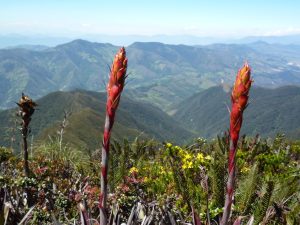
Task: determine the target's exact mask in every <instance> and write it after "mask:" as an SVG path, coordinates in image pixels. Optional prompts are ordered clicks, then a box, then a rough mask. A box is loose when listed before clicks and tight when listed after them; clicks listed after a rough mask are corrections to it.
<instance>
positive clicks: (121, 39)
mask: <svg viewBox="0 0 300 225" xmlns="http://www.w3.org/2000/svg"><path fill="white" fill-rule="evenodd" d="M79 38H80V39H85V40H88V41H91V42H101V43H111V44H114V45H124V46H129V45H131V44H133V43H134V42H161V43H165V44H173V45H178V44H184V45H208V44H216V43H226V44H249V43H252V42H257V41H264V42H266V43H268V44H286V45H291V44H293V45H295V44H297V45H299V44H300V34H289V35H277V36H275V35H268V36H266V35H264V36H248V37H241V38H237V37H236V38H234V37H212V36H195V35H163V34H161V35H151V36H149V35H148V36H147V35H107V34H94V35H92V34H89V35H81V36H78V35H77V36H76V35H71V36H69V37H64V36H50V35H43V34H31V35H24V34H2V35H1V34H0V48H7V47H13V46H20V45H22V46H24V45H26V46H28V45H46V46H49V47H53V46H56V45H59V44H63V43H66V42H70V41H72V40H74V39H79Z"/></svg>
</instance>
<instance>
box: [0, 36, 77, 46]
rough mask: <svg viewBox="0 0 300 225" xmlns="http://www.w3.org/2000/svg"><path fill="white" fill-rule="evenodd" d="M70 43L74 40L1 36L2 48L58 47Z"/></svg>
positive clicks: (53, 37)
mask: <svg viewBox="0 0 300 225" xmlns="http://www.w3.org/2000/svg"><path fill="white" fill-rule="evenodd" d="M69 41H72V38H66V37H55V36H47V35H21V34H6V35H0V48H7V47H14V46H20V45H23V46H26V45H44V46H56V45H59V44H63V43H66V42H69Z"/></svg>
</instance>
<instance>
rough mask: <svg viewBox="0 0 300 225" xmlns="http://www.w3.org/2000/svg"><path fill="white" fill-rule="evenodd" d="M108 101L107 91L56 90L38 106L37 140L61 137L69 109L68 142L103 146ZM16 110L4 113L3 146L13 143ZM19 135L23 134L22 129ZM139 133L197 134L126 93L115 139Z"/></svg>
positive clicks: (178, 137) (178, 138)
mask: <svg viewBox="0 0 300 225" xmlns="http://www.w3.org/2000/svg"><path fill="white" fill-rule="evenodd" d="M105 101H106V94H105V93H97V92H88V91H72V92H54V93H51V94H49V95H47V96H45V97H43V98H41V99H39V100H38V101H37V103H38V109H37V110H36V112H35V113H34V115H33V119H32V123H31V130H32V135H33V136H34V140H35V142H37V141H39V140H45V139H48V136H49V135H51V136H54V137H56V136H57V131H58V130H59V129H60V122H61V121H62V120H63V116H64V110H66V111H68V112H71V113H72V114H71V115H70V116H69V118H68V126H67V128H66V130H65V137H64V140H65V142H66V143H70V144H73V145H76V146H77V147H80V148H92V149H95V148H99V147H100V146H101V140H102V138H101V136H102V131H103V124H104V118H105ZM15 112H16V109H10V110H5V111H1V112H0V124H1V128H2V129H1V130H0V145H5V146H9V144H10V140H9V138H10V137H11V136H12V133H13V131H12V127H14V119H15V118H16V116H15ZM15 134H16V137H20V134H19V132H18V131H15ZM137 136H142V137H145V138H155V139H157V140H161V141H163V140H166V141H167V140H169V141H174V142H178V143H183V142H185V141H187V140H189V139H191V138H192V137H193V136H194V135H193V134H192V133H191V132H189V131H187V130H186V129H184V128H182V127H181V126H180V125H179V124H178V122H176V121H175V120H174V119H173V118H172V117H170V116H169V115H167V114H166V113H164V112H163V111H162V110H160V109H158V108H156V107H154V106H151V105H149V104H145V103H140V102H135V101H132V100H130V99H129V98H127V97H126V95H125V96H122V100H121V103H120V107H119V109H118V112H117V118H116V124H115V126H114V132H113V138H116V139H123V138H128V139H131V140H132V139H133V138H135V137H137ZM29 139H30V138H29ZM17 142H18V141H17Z"/></svg>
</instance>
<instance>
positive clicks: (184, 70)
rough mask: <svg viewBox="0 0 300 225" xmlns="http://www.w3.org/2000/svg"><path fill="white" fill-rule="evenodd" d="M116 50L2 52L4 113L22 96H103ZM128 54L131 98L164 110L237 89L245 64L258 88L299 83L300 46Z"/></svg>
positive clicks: (174, 48)
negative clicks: (216, 89) (202, 94)
mask: <svg viewBox="0 0 300 225" xmlns="http://www.w3.org/2000/svg"><path fill="white" fill-rule="evenodd" d="M117 49H118V47H117V46H113V45H111V44H100V43H91V42H88V41H83V40H75V41H72V42H70V43H67V44H63V45H59V46H57V47H51V48H45V47H32V48H30V46H19V47H18V48H10V49H0V108H7V107H13V106H14V102H15V101H16V99H19V96H20V93H21V92H22V91H24V92H25V93H26V94H28V95H29V96H31V97H32V98H33V99H38V98H41V97H43V96H45V95H46V94H49V93H50V92H54V91H58V90H63V91H68V90H74V89H76V88H79V89H85V90H93V91H101V90H102V91H104V89H105V85H104V83H106V81H107V75H108V73H109V68H108V65H110V64H111V59H112V58H113V56H114V53H115V52H116V50H117ZM126 50H127V57H128V59H130V60H129V61H130V62H129V65H128V73H130V76H129V79H128V84H127V87H126V93H127V94H128V95H130V97H131V98H134V99H138V100H141V101H143V102H147V103H152V104H154V105H156V106H159V107H160V108H161V109H163V110H164V111H169V110H170V109H171V108H172V106H173V105H174V104H176V103H179V102H181V101H183V100H184V99H186V98H188V97H190V96H192V95H193V94H195V93H198V92H199V91H201V90H205V89H207V88H209V87H212V86H216V85H220V84H221V83H222V82H223V83H225V84H226V83H229V84H232V83H233V79H234V77H235V74H236V71H237V69H238V68H239V66H240V65H242V64H243V63H244V60H245V59H247V60H248V61H249V63H250V64H251V67H252V69H253V71H252V72H253V78H254V80H255V84H256V85H259V86H266V87H278V86H282V85H290V84H300V76H299V74H300V65H299V62H300V46H298V45H276V44H266V43H264V42H256V43H252V44H240V45H237V44H215V45H207V46H186V45H166V44H162V43H155V42H148V43H138V42H137V43H134V44H132V45H130V46H128V47H127V48H126ZM279 55H280V57H278V56H279Z"/></svg>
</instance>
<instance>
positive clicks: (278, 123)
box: [173, 86, 300, 139]
mask: <svg viewBox="0 0 300 225" xmlns="http://www.w3.org/2000/svg"><path fill="white" fill-rule="evenodd" d="M230 106H231V103H230V92H229V91H228V90H226V89H225V90H224V88H223V87H221V86H218V87H212V88H209V89H208V90H206V91H203V92H200V93H197V94H195V95H193V96H192V97H190V98H188V99H186V100H185V101H183V102H181V103H180V104H178V105H177V107H174V111H173V113H174V114H173V117H174V118H175V119H176V120H178V121H180V122H181V123H183V124H184V125H185V127H186V128H187V129H189V130H194V131H196V133H197V134H198V135H199V136H204V137H207V138H214V137H216V136H217V135H220V134H222V132H224V131H226V130H227V129H229V110H230ZM299 115H300V87H295V86H284V87H279V88H275V89H265V88H261V87H255V86H254V87H252V88H251V91H250V100H249V105H248V107H247V108H246V110H245V112H244V119H243V121H244V122H243V126H242V130H241V133H242V134H247V135H250V136H255V135H256V134H259V135H261V136H263V137H274V136H276V134H277V133H284V134H286V135H287V136H288V137H289V138H295V139H297V138H298V139H299V137H300V136H299V135H300V119H299Z"/></svg>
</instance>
